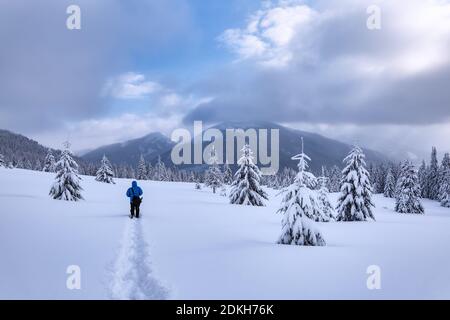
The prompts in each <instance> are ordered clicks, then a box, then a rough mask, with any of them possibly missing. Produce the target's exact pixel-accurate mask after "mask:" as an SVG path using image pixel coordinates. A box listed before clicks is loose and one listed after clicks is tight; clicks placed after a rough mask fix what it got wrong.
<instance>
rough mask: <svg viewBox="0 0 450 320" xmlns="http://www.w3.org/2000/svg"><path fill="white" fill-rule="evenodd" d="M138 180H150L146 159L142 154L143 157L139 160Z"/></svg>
mask: <svg viewBox="0 0 450 320" xmlns="http://www.w3.org/2000/svg"><path fill="white" fill-rule="evenodd" d="M136 179H138V180H147V179H148V175H147V164H146V163H145V159H144V156H143V155H142V154H141V157H140V158H139V163H138V167H137V176H136Z"/></svg>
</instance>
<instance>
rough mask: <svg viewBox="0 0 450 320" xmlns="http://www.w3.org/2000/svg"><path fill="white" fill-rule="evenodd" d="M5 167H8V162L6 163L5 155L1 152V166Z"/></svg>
mask: <svg viewBox="0 0 450 320" xmlns="http://www.w3.org/2000/svg"><path fill="white" fill-rule="evenodd" d="M1 167H4V168H6V163H5V158H4V157H3V155H2V154H1V153H0V168H1Z"/></svg>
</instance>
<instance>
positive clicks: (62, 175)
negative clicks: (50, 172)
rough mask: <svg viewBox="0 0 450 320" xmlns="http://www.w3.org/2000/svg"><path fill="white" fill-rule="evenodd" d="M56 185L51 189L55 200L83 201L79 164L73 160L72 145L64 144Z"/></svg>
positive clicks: (57, 169) (57, 166)
mask: <svg viewBox="0 0 450 320" xmlns="http://www.w3.org/2000/svg"><path fill="white" fill-rule="evenodd" d="M55 180H56V181H55V183H54V184H53V186H52V188H51V189H50V194H49V195H50V196H51V197H52V198H53V199H55V200H65V201H78V200H82V199H83V197H82V195H81V191H82V190H83V188H82V187H81V186H80V181H81V178H80V177H79V176H78V164H77V163H76V162H75V160H73V158H72V156H71V152H70V143H69V142H65V143H64V150H63V152H62V153H61V158H60V159H59V161H58V162H57V163H56V177H55Z"/></svg>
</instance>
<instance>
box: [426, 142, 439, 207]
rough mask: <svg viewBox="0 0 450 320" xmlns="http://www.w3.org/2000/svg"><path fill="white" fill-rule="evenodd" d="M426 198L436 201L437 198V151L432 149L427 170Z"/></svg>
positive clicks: (434, 148)
mask: <svg viewBox="0 0 450 320" xmlns="http://www.w3.org/2000/svg"><path fill="white" fill-rule="evenodd" d="M427 184H428V198H430V199H431V200H438V198H439V165H438V160H437V150H436V147H433V148H432V150H431V162H430V167H429V168H428V177H427Z"/></svg>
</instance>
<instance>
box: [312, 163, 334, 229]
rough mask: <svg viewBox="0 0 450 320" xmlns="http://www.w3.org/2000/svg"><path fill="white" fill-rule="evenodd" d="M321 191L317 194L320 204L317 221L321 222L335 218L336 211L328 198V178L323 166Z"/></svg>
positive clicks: (320, 180)
mask: <svg viewBox="0 0 450 320" xmlns="http://www.w3.org/2000/svg"><path fill="white" fill-rule="evenodd" d="M318 180H319V191H318V195H317V199H318V201H319V206H320V213H321V214H320V216H319V217H317V218H316V221H320V222H328V221H331V220H334V219H335V217H334V216H335V214H336V212H335V211H334V208H333V206H332V205H331V202H330V199H329V198H328V194H329V191H328V188H327V183H328V178H327V177H326V176H325V168H324V167H322V176H321V177H319V179H318Z"/></svg>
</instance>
